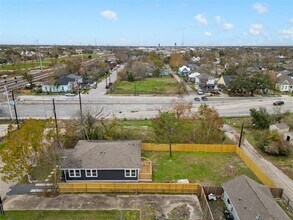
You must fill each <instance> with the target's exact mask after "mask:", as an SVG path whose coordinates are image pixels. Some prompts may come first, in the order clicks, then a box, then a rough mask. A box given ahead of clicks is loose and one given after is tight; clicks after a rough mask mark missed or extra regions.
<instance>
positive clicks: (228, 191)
mask: <svg viewBox="0 0 293 220" xmlns="http://www.w3.org/2000/svg"><path fill="white" fill-rule="evenodd" d="M222 186H223V189H224V193H223V201H224V203H225V204H226V207H227V209H228V210H229V211H230V212H231V213H232V215H233V217H234V219H235V220H239V219H255V220H257V219H260V220H261V219H276V220H277V219H278V220H289V217H288V216H287V215H286V213H285V212H284V211H283V209H282V208H281V207H280V206H279V205H278V203H277V202H276V201H275V199H274V198H273V196H272V194H271V191H270V189H269V188H268V187H267V186H264V185H261V184H259V183H257V182H255V181H254V180H252V179H250V178H249V177H247V176H245V175H242V176H238V177H236V178H234V179H232V180H230V181H227V182H225V183H224V184H223V185H222Z"/></svg>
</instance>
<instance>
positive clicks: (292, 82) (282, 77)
mask: <svg viewBox="0 0 293 220" xmlns="http://www.w3.org/2000/svg"><path fill="white" fill-rule="evenodd" d="M276 87H277V89H278V90H279V91H281V92H293V73H289V72H288V71H286V70H285V71H282V72H280V73H278V74H277V83H276Z"/></svg>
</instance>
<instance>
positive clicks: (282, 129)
mask: <svg viewBox="0 0 293 220" xmlns="http://www.w3.org/2000/svg"><path fill="white" fill-rule="evenodd" d="M289 129H290V128H289V126H288V125H287V124H286V123H277V124H272V125H270V127H269V130H270V131H277V132H278V133H279V134H284V133H286V132H289Z"/></svg>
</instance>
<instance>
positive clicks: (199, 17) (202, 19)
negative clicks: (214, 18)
mask: <svg viewBox="0 0 293 220" xmlns="http://www.w3.org/2000/svg"><path fill="white" fill-rule="evenodd" d="M194 18H195V19H196V20H197V21H198V22H199V23H201V24H205V25H207V24H208V20H207V19H206V17H205V16H204V15H203V14H198V15H196V16H195V17H194Z"/></svg>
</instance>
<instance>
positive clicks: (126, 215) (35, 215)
mask: <svg viewBox="0 0 293 220" xmlns="http://www.w3.org/2000/svg"><path fill="white" fill-rule="evenodd" d="M139 216H140V214H139V211H138V210H121V211H120V210H93V211H89V210H87V211H67V210H61V211H53V210H50V211H48V210H47V211H33V210H26V211H7V212H5V215H3V216H2V215H0V219H7V220H8V219H9V220H18V219H19V220H39V219H42V220H49V219H50V220H51V219H52V220H59V219H60V220H66V219H68V220H72V219H73V220H74V219H76V220H79V219H86V220H91V219H93V220H115V219H117V220H119V219H129V220H136V219H139Z"/></svg>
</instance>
